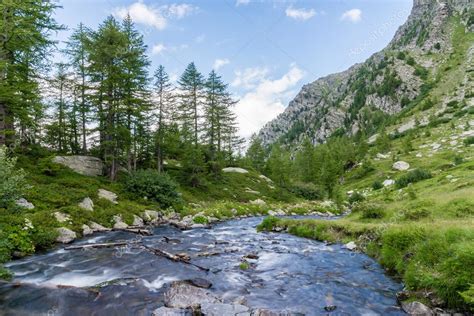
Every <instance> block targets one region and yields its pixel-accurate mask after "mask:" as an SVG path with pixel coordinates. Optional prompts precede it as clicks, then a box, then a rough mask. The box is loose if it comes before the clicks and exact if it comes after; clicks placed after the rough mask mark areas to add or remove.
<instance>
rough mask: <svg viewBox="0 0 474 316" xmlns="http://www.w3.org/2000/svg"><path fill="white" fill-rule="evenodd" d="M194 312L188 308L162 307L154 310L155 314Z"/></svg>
mask: <svg viewBox="0 0 474 316" xmlns="http://www.w3.org/2000/svg"><path fill="white" fill-rule="evenodd" d="M192 314H193V313H192V311H190V310H187V309H181V308H169V307H160V308H157V309H155V310H154V311H153V313H152V315H153V316H191V315H192Z"/></svg>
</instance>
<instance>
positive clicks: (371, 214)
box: [352, 202, 385, 219]
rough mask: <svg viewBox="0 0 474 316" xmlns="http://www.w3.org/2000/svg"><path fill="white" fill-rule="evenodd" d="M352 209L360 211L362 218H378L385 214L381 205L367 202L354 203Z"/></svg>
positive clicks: (356, 211)
mask: <svg viewBox="0 0 474 316" xmlns="http://www.w3.org/2000/svg"><path fill="white" fill-rule="evenodd" d="M352 211H353V212H354V213H360V214H361V218H363V219H378V218H382V217H384V216H385V211H384V209H383V208H382V206H381V205H379V204H375V203H369V202H362V203H357V204H355V206H354V207H353V208H352Z"/></svg>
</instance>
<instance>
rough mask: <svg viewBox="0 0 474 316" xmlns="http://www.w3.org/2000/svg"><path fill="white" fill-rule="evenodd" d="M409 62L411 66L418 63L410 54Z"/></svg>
mask: <svg viewBox="0 0 474 316" xmlns="http://www.w3.org/2000/svg"><path fill="white" fill-rule="evenodd" d="M407 64H408V65H410V66H413V65H415V64H416V62H415V59H414V58H413V57H411V56H409V57H408V58H407Z"/></svg>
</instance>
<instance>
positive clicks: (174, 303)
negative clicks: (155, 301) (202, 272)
mask: <svg viewBox="0 0 474 316" xmlns="http://www.w3.org/2000/svg"><path fill="white" fill-rule="evenodd" d="M164 301H165V305H166V306H167V307H173V308H198V307H199V306H201V304H205V303H220V302H221V301H220V299H219V298H217V297H216V296H214V295H213V294H212V293H210V292H209V291H207V290H205V289H202V288H199V287H196V286H193V285H191V284H189V283H187V282H182V281H177V282H173V283H172V284H171V286H170V288H169V289H168V290H167V291H166V292H165V294H164Z"/></svg>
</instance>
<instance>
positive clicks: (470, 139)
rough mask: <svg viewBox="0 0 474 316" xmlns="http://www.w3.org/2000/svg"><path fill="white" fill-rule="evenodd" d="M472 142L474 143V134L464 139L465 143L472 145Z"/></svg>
mask: <svg viewBox="0 0 474 316" xmlns="http://www.w3.org/2000/svg"><path fill="white" fill-rule="evenodd" d="M472 144H474V136H469V137H468V138H466V139H465V140H464V145H466V146H470V145H472Z"/></svg>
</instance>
